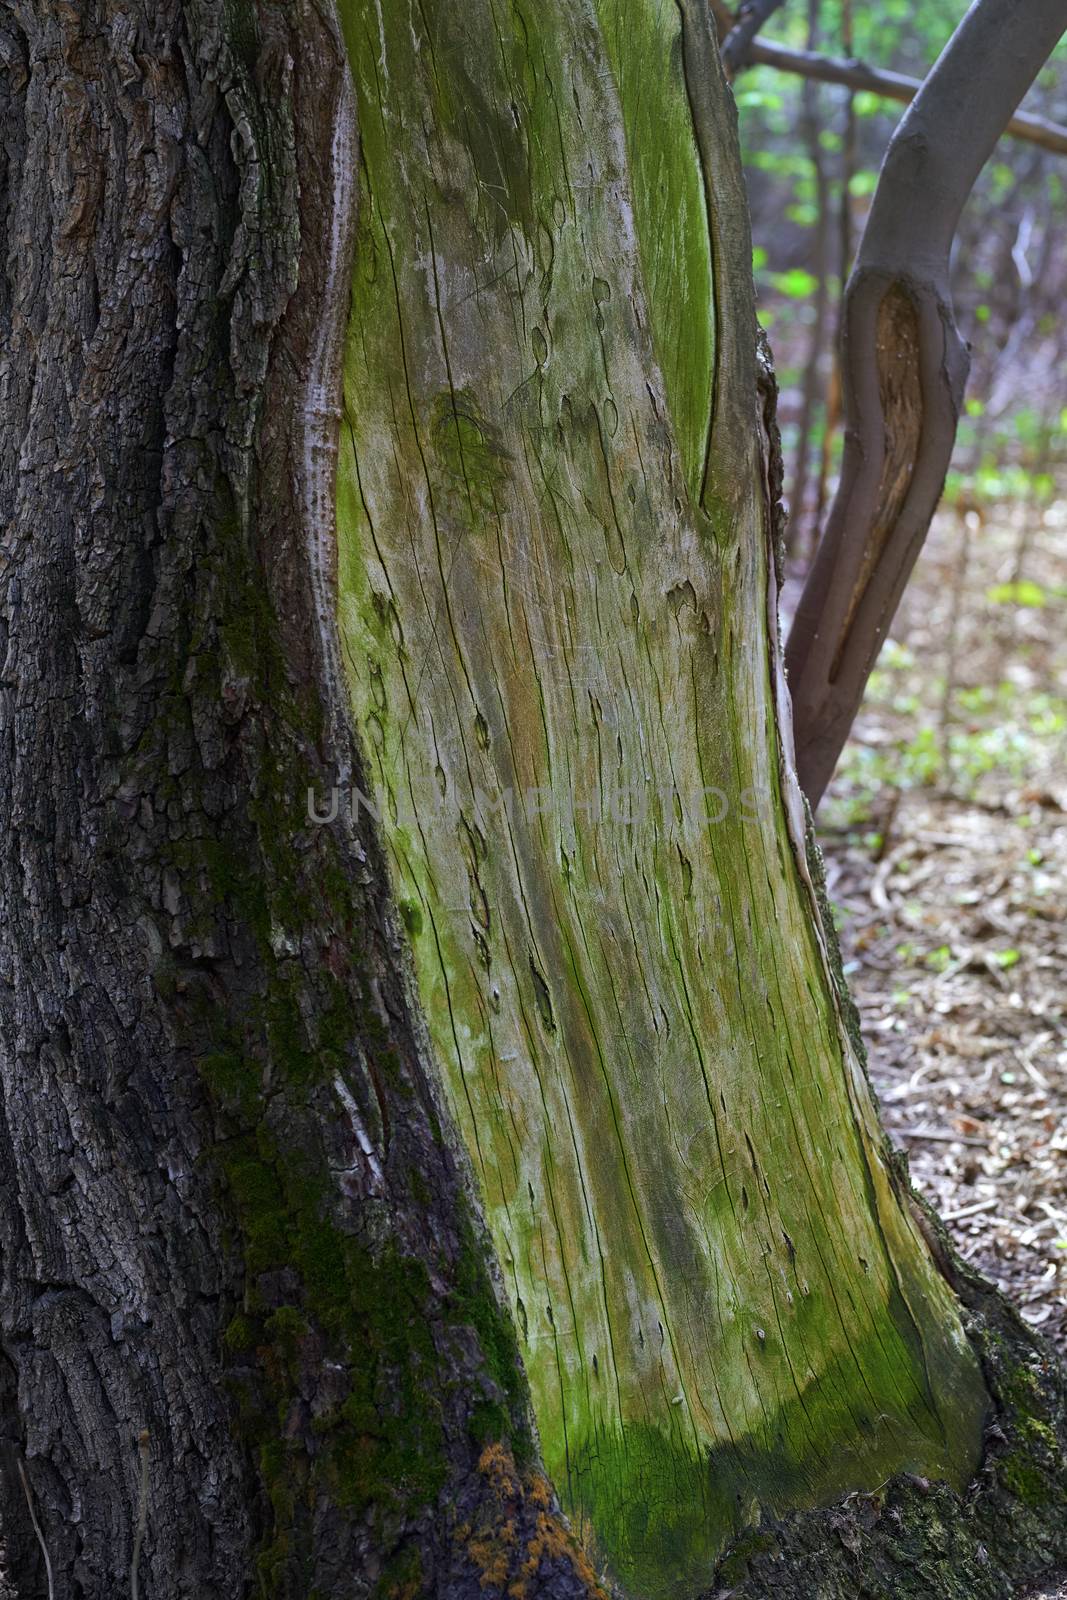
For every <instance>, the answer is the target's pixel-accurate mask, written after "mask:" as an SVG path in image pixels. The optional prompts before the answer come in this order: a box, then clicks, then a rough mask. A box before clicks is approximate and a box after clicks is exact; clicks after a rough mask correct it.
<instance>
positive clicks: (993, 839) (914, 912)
mask: <svg viewBox="0 0 1067 1600" xmlns="http://www.w3.org/2000/svg"><path fill="white" fill-rule="evenodd" d="M819 831H820V837H821V842H822V846H823V850H824V853H825V857H826V867H827V880H828V889H829V894H830V899H831V903H832V904H833V906H834V914H835V917H836V918H837V920H838V926H839V933H840V937H841V942H842V953H843V957H844V961H845V971H846V973H847V975H848V978H849V982H850V984H851V986H852V992H853V995H854V997H855V999H856V1003H857V1005H858V1006H859V1009H860V1014H861V1017H862V1021H863V1030H864V1035H865V1038H866V1041H867V1047H868V1051H869V1054H870V1067H871V1074H872V1077H873V1079H874V1083H875V1086H876V1088H877V1090H878V1093H879V1096H880V1098H881V1102H882V1108H883V1113H884V1118H885V1121H886V1124H887V1126H888V1128H889V1131H890V1133H891V1135H892V1137H893V1139H894V1141H895V1142H896V1143H897V1144H899V1145H902V1146H903V1147H904V1148H905V1149H906V1150H907V1152H908V1154H909V1157H910V1164H911V1171H912V1175H913V1177H914V1179H915V1182H916V1184H917V1185H918V1187H919V1188H921V1189H922V1190H923V1191H924V1192H925V1193H926V1194H927V1195H928V1196H929V1197H930V1199H931V1200H932V1201H933V1202H934V1204H935V1205H936V1207H937V1209H938V1210H939V1211H940V1213H941V1215H942V1217H943V1218H944V1219H945V1222H946V1223H947V1224H948V1226H949V1228H950V1229H951V1231H952V1233H953V1235H954V1237H955V1240H956V1243H957V1246H958V1248H959V1249H960V1251H961V1253H962V1254H963V1255H964V1256H966V1257H967V1258H968V1259H969V1260H971V1261H973V1262H974V1263H975V1265H977V1266H978V1267H980V1268H981V1269H982V1270H983V1271H984V1272H985V1273H986V1274H987V1275H988V1276H989V1277H991V1278H993V1279H994V1280H995V1281H996V1282H997V1283H999V1284H1000V1285H1001V1286H1002V1287H1003V1288H1004V1289H1005V1290H1006V1291H1007V1293H1008V1294H1009V1295H1010V1296H1011V1297H1012V1298H1013V1299H1014V1301H1015V1302H1016V1304H1017V1305H1018V1306H1020V1308H1021V1310H1022V1314H1023V1316H1024V1317H1025V1318H1026V1319H1027V1320H1028V1321H1029V1322H1030V1323H1031V1324H1032V1325H1033V1326H1034V1327H1036V1328H1040V1329H1041V1331H1042V1333H1044V1334H1046V1335H1047V1336H1048V1337H1049V1338H1050V1339H1051V1340H1053V1341H1054V1343H1056V1344H1057V1345H1058V1346H1059V1348H1060V1349H1061V1350H1062V1351H1067V505H1064V504H1054V505H1050V506H1045V507H1041V506H1036V505H1023V506H1016V507H1014V508H1013V509H1012V510H1011V511H1008V510H1006V509H1005V508H1003V507H1000V506H993V507H991V508H987V509H986V511H985V514H984V515H982V514H981V513H979V512H978V511H976V510H975V509H974V508H972V509H971V510H970V511H969V512H967V513H966V514H962V513H961V512H959V511H957V510H954V509H952V508H949V509H947V510H946V511H944V512H942V514H941V515H940V516H939V518H938V520H937V523H936V524H935V527H934V529H933V531H932V533H931V537H930V540H929V543H928V546H927V549H926V550H925V552H924V554H923V556H922V557H921V559H920V563H919V566H918V568H917V570H916V573H915V576H914V577H913V579H912V581H911V585H910V587H909V589H908V591H907V594H906V596H905V601H904V604H903V606H902V608H901V614H900V616H899V618H898V620H897V622H896V624H895V625H894V629H893V637H892V639H891V640H890V641H889V642H888V643H887V645H886V647H885V649H884V650H883V653H882V656H881V659H880V661H879V665H878V669H877V671H876V672H875V674H874V675H873V677H872V682H871V691H870V694H869V696H868V700H867V703H866V705H865V708H864V710H863V712H862V714H861V716H860V718H859V719H858V721H857V725H856V729H855V732H854V737H853V739H852V742H851V744H850V746H849V748H848V750H847V752H846V755H845V757H844V759H843V761H842V765H841V768H840V769H839V773H838V776H837V777H836V779H835V781H834V784H833V786H832V789H831V790H830V791H829V793H828V795H827V798H826V800H825V801H824V804H823V807H822V809H821V810H820V813H819ZM1064 1592H1065V1593H1067V1591H1064Z"/></svg>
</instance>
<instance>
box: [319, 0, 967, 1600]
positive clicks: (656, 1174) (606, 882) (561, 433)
mask: <svg viewBox="0 0 1067 1600" xmlns="http://www.w3.org/2000/svg"><path fill="white" fill-rule="evenodd" d="M342 16H343V21H344V26H345V31H346V39H347V44H348V49H349V54H350V58H351V61H352V67H353V73H354V77H355V83H356V91H357V98H358V101H359V105H360V108H361V133H362V174H361V178H362V206H361V218H360V232H359V238H358V243H357V258H356V265H355V278H354V284H353V299H352V311H351V318H350V324H349V331H348V343H347V351H346V374H345V394H346V407H345V424H344V428H343V430H342V454H341V468H340V477H339V484H338V541H339V585H340V620H341V628H342V634H343V638H344V643H345V657H346V660H347V662H348V665H349V669H350V674H351V690H352V697H353V706H354V712H355V717H356V721H357V725H358V728H359V730H360V734H361V737H362V740H363V743H364V747H365V750H366V756H367V765H368V770H369V772H370V774H371V776H372V779H373V785H374V790H375V801H376V804H377V805H378V806H379V808H380V811H381V816H382V830H383V836H384V839H385V842H386V845H387V848H388V852H389V856H390V864H391V870H392V876H393V885H394V889H395V892H396V896H397V899H398V902H399V904H400V905H401V906H402V907H403V923H404V926H405V928H406V929H407V932H408V935H409V937H410V940H411V947H412V952H413V958H414V969H415V976H416V980H417V984H418V990H419V997H420V1000H421V1004H422V1007H423V1010H424V1013H425V1016H426V1019H427V1023H428V1026H429V1030H430V1033H431V1036H432V1039H433V1042H434V1045H435V1047H436V1051H437V1055H438V1058H439V1061H440V1064H441V1069H442V1077H443V1085H444V1091H445V1094H446V1097H447V1101H448V1105H449V1109H450V1111H451V1114H452V1116H453V1118H454V1121H455V1124H456V1126H457V1127H458V1129H459V1131H460V1133H461V1135H462V1138H463V1142H464V1145H465V1147H466V1149H467V1152H468V1154H469V1157H470V1161H471V1165H472V1168H473V1171H474V1174H475V1176H476V1179H477V1182H478V1185H479V1189H480V1193H481V1198H482V1202H483V1204H484V1207H485V1212H486V1217H487V1220H488V1222H489V1226H490V1229H491V1232H492V1236H493V1242H494V1245H495V1248H496V1251H497V1254H498V1257H499V1261H500V1265H501V1269H502V1272H503V1276H504V1282H505V1286H506V1290H507V1294H508V1298H509V1301H510V1305H511V1309H512V1312H513V1316H514V1321H515V1325H516V1328H517V1330H518V1334H519V1338H520V1345H521V1349H522V1355H523V1359H524V1362H525V1365H526V1369H527V1372H528V1375H529V1380H530V1385H531V1390H532V1396H533V1401H534V1409H535V1412H536V1417H537V1422H538V1428H539V1432H540V1439H541V1446H542V1450H543V1455H544V1459H545V1463H546V1466H547V1467H548V1469H549V1471H550V1473H551V1474H552V1476H553V1478H554V1480H555V1482H556V1485H557V1487H558V1489H559V1491H560V1494H561V1496H562V1498H563V1500H564V1504H565V1505H566V1507H567V1509H568V1511H569V1512H570V1514H571V1516H572V1518H573V1519H574V1521H575V1523H576V1525H577V1526H578V1527H579V1529H580V1530H581V1532H582V1534H583V1536H584V1537H585V1538H586V1539H587V1541H588V1543H589V1544H590V1547H591V1548H592V1549H594V1550H595V1551H596V1553H597V1554H598V1556H599V1557H601V1558H603V1559H606V1560H607V1561H608V1563H609V1566H610V1568H611V1570H612V1572H613V1573H614V1574H615V1575H616V1576H617V1577H618V1578H619V1579H620V1580H621V1581H622V1582H623V1583H624V1584H625V1585H627V1586H629V1587H631V1588H632V1589H633V1590H634V1591H635V1592H638V1593H641V1594H646V1595H648V1596H651V1597H658V1596H661V1595H662V1596H670V1595H683V1594H686V1593H691V1592H692V1591H693V1590H694V1588H696V1587H697V1586H699V1585H700V1583H702V1582H706V1581H707V1579H708V1578H709V1577H710V1574H711V1570H712V1567H713V1564H714V1560H715V1557H716V1554H717V1552H718V1551H719V1550H720V1549H721V1548H722V1546H723V1545H724V1544H725V1543H726V1541H727V1540H728V1539H729V1538H730V1537H731V1536H732V1535H733V1534H734V1533H735V1532H736V1531H737V1530H738V1529H739V1528H741V1527H743V1526H745V1525H746V1524H747V1523H749V1522H751V1521H752V1520H754V1518H755V1516H756V1515H757V1513H758V1508H759V1507H760V1506H766V1507H769V1508H770V1509H772V1510H775V1511H781V1510H785V1509H788V1508H791V1507H797V1506H804V1505H814V1504H819V1503H825V1502H826V1501H827V1500H829V1499H832V1498H834V1497H836V1496H838V1495H839V1494H841V1493H843V1492H844V1491H845V1490H847V1489H849V1488H858V1487H873V1486H875V1485H877V1484H878V1483H880V1482H882V1481H883V1480H884V1479H885V1478H886V1477H888V1476H889V1475H890V1474H891V1473H892V1472H893V1471H895V1470H897V1469H908V1470H913V1471H916V1472H923V1473H925V1474H927V1475H934V1476H937V1475H941V1476H945V1477H946V1478H948V1479H950V1480H951V1481H953V1482H955V1483H957V1484H960V1483H962V1482H963V1481H964V1480H965V1479H966V1478H967V1476H968V1475H969V1473H970V1471H971V1470H972V1468H973V1466H974V1464H975V1461H976V1459H977V1453H978V1444H979V1434H980V1427H981V1419H982V1413H983V1407H984V1393H983V1390H982V1385H981V1381H980V1379H979V1377H978V1373H977V1368H976V1365H975V1362H974V1358H973V1355H972V1353H971V1351H970V1348H969V1346H968V1344H967V1341H966V1339H965V1336H964V1333H963V1330H962V1327H961V1324H960V1320H959V1316H958V1313H957V1310H956V1307H955V1304H954V1302H953V1300H952V1298H951V1295H950V1293H949V1291H948V1289H947V1287H946V1286H945V1284H944V1283H943V1281H942V1279H941V1278H940V1276H939V1275H938V1273H937V1271H936V1269H935V1268H934V1266H933V1264H932V1262H931V1261H930V1258H929V1255H928V1253H927V1251H926V1248H925V1246H924V1244H923V1243H922V1240H921V1239H920V1236H919V1234H918V1233H917V1231H916V1228H915V1225H914V1223H913V1221H912V1219H911V1216H910V1214H909V1212H908V1210H907V1208H906V1206H905V1204H904V1203H903V1202H902V1200H901V1197H900V1194H899V1192H898V1186H897V1185H896V1183H895V1180H894V1176H893V1174H892V1173H891V1171H890V1170H889V1169H888V1167H887V1165H886V1162H885V1158H884V1154H883V1150H882V1144H881V1140H880V1137H879V1134H878V1129H877V1124H876V1119H875V1117H874V1114H873V1110H872V1108H871V1104H870V1099H869V1090H868V1087H867V1084H866V1081H865V1079H864V1076H863V1073H862V1070H861V1068H860V1066H859V1064H858V1062H857V1060H856V1057H855V1052H854V1050H853V1048H852V1046H851V1043H850V1041H849V1039H848V1037H847V1033H846V1031H845V1029H844V1028H843V1026H842V1021H841V1016H840V1011H839V1005H838V1000H837V997H836V994H835V990H834V986H833V983H832V979H831V976H830V973H829V969H828V965H827V961H826V956H825V948H824V945H823V944H822V942H821V941H820V939H819V938H818V936H817V933H816V930H815V925H814V922H813V901H812V895H811V891H810V887H809V885H808V883H807V880H806V878H805V876H804V869H803V864H802V862H800V861H798V859H797V856H796V851H795V841H794V840H793V839H792V838H791V837H790V834H789V831H788V828H787V825H786V818H785V812H784V803H783V801H782V797H781V791H780V778H779V764H778V763H779V752H778V736H777V732H776V728H775V724H774V712H773V697H772V685H771V681H770V673H769V670H768V660H769V653H768V639H767V620H766V590H767V582H768V574H767V571H766V560H767V542H768V541H767V529H766V527H765V507H764V502H763V495H762V489H761V487H760V479H759V472H760V468H759V462H758V454H757V450H756V445H755V440H754V435H755V427H754V422H753V423H749V424H747V426H748V432H747V433H746V432H744V430H743V429H742V430H741V431H739V432H738V433H737V436H736V437H732V438H728V437H725V436H724V437H720V438H717V439H716V438H714V437H713V439H712V453H713V456H714V457H715V462H716V466H715V471H716V473H717V474H718V476H717V478H716V479H715V481H714V485H713V487H714V493H715V522H714V525H713V523H712V520H711V518H710V517H709V516H708V515H707V514H706V513H705V511H704V510H703V509H702V508H701V506H700V505H699V504H698V503H697V496H696V493H695V489H694V486H695V485H697V486H698V485H699V482H700V481H701V477H702V471H703V464H704V463H703V453H704V447H705V443H706V440H705V437H704V435H705V434H706V429H707V422H708V417H709V415H710V410H711V390H712V388H713V381H712V374H711V370H710V369H711V363H712V359H713V353H714V355H715V359H718V358H719V353H720V351H721V349H722V348H724V344H725V342H724V341H723V340H720V341H719V342H718V343H716V341H715V340H714V339H713V329H712V322H711V319H712V311H711V303H712V293H711V291H712V288H713V285H712V283H711V271H712V268H711V263H712V261H713V259H716V255H715V249H714V248H713V246H712V243H709V238H711V239H713V238H714V228H715V225H716V219H715V217H714V215H713V214H711V213H709V210H708V207H707V204H706V202H705V200H704V198H703V195H702V194H701V192H700V190H699V186H695V180H696V179H697V178H699V177H700V172H699V169H698V168H697V166H696V157H695V151H696V149H697V148H698V147H699V148H704V145H701V144H700V141H699V140H698V139H697V138H696V137H695V133H694V127H693V125H692V124H691V122H689V121H688V120H686V117H685V116H683V115H682V112H683V111H685V110H686V108H687V105H688V101H687V100H686V98H685V84H684V75H683V65H682V59H681V56H682V45H683V40H682V38H681V36H680V29H679V17H680V16H682V12H680V11H679V8H677V7H675V6H667V5H666V4H665V3H661V0H641V3H640V4H638V5H636V6H635V7H634V8H633V9H632V12H630V11H627V13H626V16H625V18H623V17H622V15H621V9H620V8H617V7H616V6H615V5H614V4H613V3H612V0H601V3H600V4H599V5H597V6H596V7H595V8H593V7H591V6H589V5H584V4H583V5H577V6H575V5H572V4H569V3H564V0H546V3H544V4H540V5H538V6H537V7H536V8H534V7H521V6H518V5H510V6H503V5H500V4H498V3H493V0H472V3H471V4H469V5H466V6H463V7H455V6H452V5H447V4H445V3H444V0H422V3H416V0H345V3H344V4H343V6H342ZM695 16H696V12H695V10H693V9H692V8H690V9H687V10H686V11H685V13H684V17H685V26H687V27H688V26H691V25H693V18H694V17H695ZM663 52H666V54H667V59H666V60H664V59H663V58H662V53H663ZM702 92H703V93H704V94H708V93H712V92H716V91H715V86H714V85H712V86H711V87H710V88H709V87H708V86H707V85H705V86H704V88H703V90H702ZM717 92H725V91H724V90H722V88H721V84H720V86H719V90H718V91H717ZM656 107H659V110H658V111H656V109H655V108H656ZM653 127H654V130H655V133H656V136H657V137H658V138H659V139H661V141H662V143H663V153H662V155H661V157H660V158H659V162H660V165H658V166H657V165H655V164H652V163H651V157H650V154H649V152H648V151H647V150H646V149H645V141H646V140H647V139H648V138H650V137H651V135H652V131H653ZM706 142H707V133H706V130H704V143H705V145H706ZM721 156H722V159H723V160H724V161H730V160H733V161H736V152H734V151H731V150H730V149H729V148H728V147H724V148H723V150H722V151H721ZM704 178H705V179H706V178H707V174H706V173H705V174H704ZM705 192H710V184H709V185H706V190H705ZM667 211H670V212H671V216H668V215H667ZM657 229H659V230H660V232H661V235H662V236H661V237H657ZM664 230H665V231H664ZM735 253H736V252H735ZM718 265H721V264H720V263H718V262H717V266H718ZM723 270H725V268H723ZM743 275H747V264H746V265H744V267H743V270H742V268H741V267H739V264H738V261H737V260H732V261H731V262H730V278H729V283H730V286H731V287H730V295H731V296H732V298H733V302H734V303H732V304H731V306H730V310H731V314H732V315H733V316H734V317H736V318H738V319H741V320H742V321H743V320H744V319H745V318H747V319H748V323H749V324H750V325H751V328H752V338H753V340H754V337H755V333H754V323H753V321H752V311H751V303H750V300H748V299H746V298H745V297H744V295H743V294H742V293H741V291H740V289H739V288H738V287H737V286H738V285H739V284H740V283H741V280H742V276H743ZM720 289H721V285H720ZM746 293H747V291H746ZM720 298H721V295H720ZM690 324H691V325H690ZM731 336H732V337H733V339H734V340H735V343H736V341H737V340H738V338H739V337H740V335H738V333H737V331H736V328H734V329H733V330H731ZM752 400H753V411H754V400H755V397H754V395H753V397H752ZM732 415H740V416H741V417H742V418H744V415H745V406H744V404H743V403H741V402H739V401H737V399H736V397H734V404H733V407H732V409H731V408H730V407H725V408H724V409H723V412H722V415H721V417H720V416H718V414H717V419H716V426H717V427H718V428H720V429H721V430H726V429H727V428H728V427H729V426H730V425H731V424H730V420H729V419H730V417H731V416H732ZM723 461H730V462H732V466H733V471H734V473H735V478H734V480H733V481H731V482H729V483H727V482H725V481H724V479H723V477H722V463H723Z"/></svg>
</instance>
